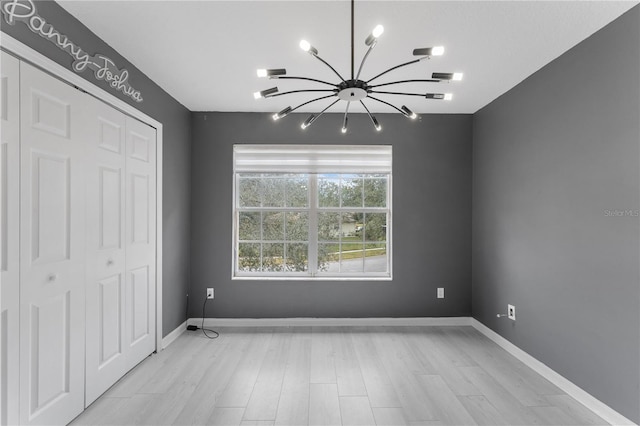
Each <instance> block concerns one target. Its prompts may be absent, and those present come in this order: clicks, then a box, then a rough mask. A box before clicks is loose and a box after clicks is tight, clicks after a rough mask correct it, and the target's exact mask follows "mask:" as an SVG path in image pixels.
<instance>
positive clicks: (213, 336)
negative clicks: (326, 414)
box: [200, 298, 220, 339]
mask: <svg viewBox="0 0 640 426" xmlns="http://www.w3.org/2000/svg"><path fill="white" fill-rule="evenodd" d="M207 300H208V299H207V298H205V299H204V303H203V304H202V327H200V328H201V329H202V333H203V334H204V335H205V336H207V337H208V338H209V339H217V338H218V337H220V333H218V332H217V331H215V330H211V329H210V328H204V308H205V307H206V306H207ZM207 331H208V332H210V333H214V335H211V336H210V335H208V334H207Z"/></svg>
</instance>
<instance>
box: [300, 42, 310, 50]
mask: <svg viewBox="0 0 640 426" xmlns="http://www.w3.org/2000/svg"><path fill="white" fill-rule="evenodd" d="M300 49H302V50H304V51H305V52H308V51H309V49H311V44H310V43H309V42H308V41H307V40H300Z"/></svg>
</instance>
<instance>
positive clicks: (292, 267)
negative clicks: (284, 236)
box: [286, 243, 309, 272]
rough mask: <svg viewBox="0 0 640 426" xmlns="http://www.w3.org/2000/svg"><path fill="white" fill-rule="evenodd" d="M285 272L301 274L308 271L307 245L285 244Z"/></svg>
mask: <svg viewBox="0 0 640 426" xmlns="http://www.w3.org/2000/svg"><path fill="white" fill-rule="evenodd" d="M286 249H287V256H286V258H287V262H286V270H287V271H292V272H303V271H307V270H308V269H309V246H308V245H307V244H301V243H294V244H287V245H286Z"/></svg>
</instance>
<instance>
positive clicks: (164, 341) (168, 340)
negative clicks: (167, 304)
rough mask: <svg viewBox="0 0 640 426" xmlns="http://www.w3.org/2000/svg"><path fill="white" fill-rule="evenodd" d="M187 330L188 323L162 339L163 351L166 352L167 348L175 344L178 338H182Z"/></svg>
mask: <svg viewBox="0 0 640 426" xmlns="http://www.w3.org/2000/svg"><path fill="white" fill-rule="evenodd" d="M186 330H187V321H185V322H183V323H182V324H180V325H179V326H178V327H176V329H175V330H173V331H172V332H171V333H169V334H167V335H166V336H164V337H163V338H162V349H163V350H164V349H165V348H166V347H167V346H169V345H170V344H171V343H173V341H174V340H176V339H177V338H178V337H180V335H181V334H182V333H184V332H185V331H186Z"/></svg>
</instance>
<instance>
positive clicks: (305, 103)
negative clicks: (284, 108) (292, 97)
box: [289, 94, 340, 114]
mask: <svg viewBox="0 0 640 426" xmlns="http://www.w3.org/2000/svg"><path fill="white" fill-rule="evenodd" d="M333 96H336V95H335V94H333V95H327V96H320V97H319V98H315V99H311V100H310V101H307V102H304V103H301V104H300V105H298V106H297V107H295V108H292V109H291V111H289V114H291V113H292V112H293V111H295V110H297V109H298V108H300V107H303V106H305V105H309V104H310V103H312V102H316V101H320V100H322V99H327V98H331V97H333ZM339 100H340V99H337V100H336V102H338V101H339ZM336 102H334V103H333V104H335V103H336ZM333 104H331V105H333ZM331 105H329V106H331Z"/></svg>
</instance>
